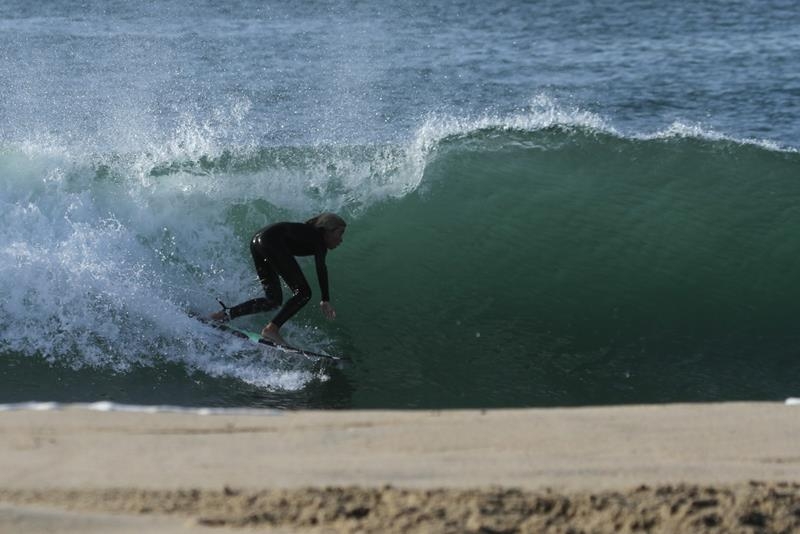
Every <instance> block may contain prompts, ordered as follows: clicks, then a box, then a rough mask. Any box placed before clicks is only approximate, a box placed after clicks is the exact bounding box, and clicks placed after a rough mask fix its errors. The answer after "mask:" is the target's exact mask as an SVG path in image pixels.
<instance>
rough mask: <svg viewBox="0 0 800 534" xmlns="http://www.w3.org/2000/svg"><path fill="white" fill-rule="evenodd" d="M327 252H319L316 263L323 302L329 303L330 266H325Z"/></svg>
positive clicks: (315, 256) (316, 255)
mask: <svg viewBox="0 0 800 534" xmlns="http://www.w3.org/2000/svg"><path fill="white" fill-rule="evenodd" d="M325 256H326V253H325V251H321V252H317V253H316V254H315V255H314V262H315V263H316V265H317V280H319V290H320V291H321V292H322V300H323V301H325V302H328V301H330V300H331V296H330V293H329V291H328V266H327V265H325Z"/></svg>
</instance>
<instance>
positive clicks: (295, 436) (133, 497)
mask: <svg viewBox="0 0 800 534" xmlns="http://www.w3.org/2000/svg"><path fill="white" fill-rule="evenodd" d="M798 423H800V407H795V406H786V405H784V404H782V403H726V404H704V405H692V404H682V405H660V406H628V407H608V408H606V407H600V408H571V409H525V410H491V411H477V410H475V411H472V410H468V411H442V412H432V411H397V412H395V411H349V412H344V411H343V412H277V411H263V412H247V413H236V414H231V413H227V414H221V415H199V414H196V413H179V412H160V413H128V412H103V411H97V410H90V409H87V408H86V407H78V406H73V407H64V408H63V409H58V410H50V411H32V410H14V411H6V412H0V472H1V473H2V481H3V483H2V486H1V487H0V503H2V506H0V532H133V531H148V532H159V533H168V532H194V531H198V532H206V531H213V532H227V531H229V530H230V531H241V530H242V528H245V529H248V530H252V529H257V530H259V531H266V532H626V531H627V532H636V531H644V532H697V531H702V532H751V531H752V532H790V531H792V530H793V529H798V528H800V445H798V444H800V424H798Z"/></svg>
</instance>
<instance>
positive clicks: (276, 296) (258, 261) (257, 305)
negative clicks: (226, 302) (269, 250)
mask: <svg viewBox="0 0 800 534" xmlns="http://www.w3.org/2000/svg"><path fill="white" fill-rule="evenodd" d="M250 253H251V254H252V255H253V263H255V265H256V273H257V274H258V280H259V281H260V282H261V287H263V288H264V294H265V295H266V298H257V299H252V300H248V301H247V302H243V303H241V304H238V305H236V306H234V307H232V308H231V309H230V312H229V313H230V316H231V319H234V318H236V317H241V316H243V315H250V314H253V313H260V312H265V311H269V310H272V309H275V308H277V307H278V306H280V305H281V303H282V302H283V294H282V292H281V281H280V279H279V278H278V273H276V272H275V269H273V268H272V266H271V265H270V259H269V258H268V257H267V255H266V254H265V251H264V250H263V247H262V246H261V242H260V241H259V240H257V239H253V241H251V242H250Z"/></svg>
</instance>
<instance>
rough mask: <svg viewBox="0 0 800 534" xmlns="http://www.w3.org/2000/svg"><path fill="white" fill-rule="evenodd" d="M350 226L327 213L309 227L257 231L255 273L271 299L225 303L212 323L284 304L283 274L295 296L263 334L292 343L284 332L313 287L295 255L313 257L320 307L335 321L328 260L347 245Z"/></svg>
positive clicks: (291, 224)
mask: <svg viewBox="0 0 800 534" xmlns="http://www.w3.org/2000/svg"><path fill="white" fill-rule="evenodd" d="M346 227H347V223H345V222H344V220H343V219H342V218H341V217H339V216H338V215H336V214H334V213H322V214H320V215H317V216H316V217H314V218H313V219H310V220H308V221H306V222H305V223H297V222H279V223H275V224H271V225H269V226H266V227H264V228H262V229H261V230H259V231H258V232H256V234H255V235H254V236H253V239H252V240H251V241H250V253H251V254H252V255H253V261H254V262H255V264H256V273H257V274H258V279H259V281H260V282H261V286H262V287H263V288H264V293H265V295H266V298H255V299H252V300H248V301H247V302H243V303H241V304H238V305H236V306H233V307H230V308H229V307H227V306H225V305H224V304H222V302H220V304H222V308H223V309H222V310H220V311H218V312H216V313H214V314H212V315H211V316H210V317H209V318H210V319H211V320H213V321H220V322H226V321H230V320H231V319H234V318H236V317H241V316H243V315H250V314H253V313H259V312H265V311H269V310H273V309H275V308H277V307H278V306H280V305H281V304H283V294H282V292H281V283H280V279H279V278H278V277H279V276H280V277H281V278H283V280H284V281H285V282H286V284H287V285H288V286H289V287H290V288H291V290H292V296H291V297H290V298H289V300H287V301H286V303H285V304H283V306H282V307H281V309H280V311H278V313H277V314H276V315H275V317H273V318H272V321H270V322H269V323H268V324H267V326H265V327H264V329H263V330H261V336H262V337H264V338H266V339H269V340H270V341H273V342H275V343H278V344H280V345H286V344H287V343H286V342H285V341H284V340H283V337H281V334H280V329H281V327H282V326H283V324H284V323H285V322H286V321H288V320H289V319H290V318H291V317H292V316H293V315H294V314H295V313H297V312H298V311H300V309H301V308H302V307H303V306H305V305H306V303H307V302H308V301H309V300H310V299H311V288H310V287H309V285H308V281H307V280H306V278H305V276H303V271H302V270H300V266H299V265H298V264H297V260H296V259H295V256H314V262H315V264H316V269H317V279H318V281H319V289H320V291H321V292H322V301H321V302H320V303H319V304H320V308H321V309H322V313H323V315H325V317H327V318H328V319H335V318H336V310H335V309H334V307H333V305H332V304H331V303H330V293H329V291H328V267H327V266H326V265H325V257H326V255H327V254H328V250H333V249H335V248H336V247H338V246H339V245H340V244H341V243H342V236H343V234H344V231H345V228H346Z"/></svg>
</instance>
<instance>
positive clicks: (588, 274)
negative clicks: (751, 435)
mask: <svg viewBox="0 0 800 534" xmlns="http://www.w3.org/2000/svg"><path fill="white" fill-rule="evenodd" d="M798 149H800V7H799V6H798V4H797V2H794V1H783V0H740V1H732V2H729V1H703V2H689V1H675V2H657V1H655V0H638V1H634V0H631V1H626V2H619V1H618V0H613V1H611V0H596V1H591V2H590V1H577V2H545V1H539V2H536V1H532V2H521V1H512V0H499V1H496V2H490V3H486V2H478V1H450V2H421V1H420V2H414V1H409V2H388V1H374V2H362V1H356V0H352V1H342V2H333V1H331V2H323V1H303V2H292V3H290V2H286V3H283V2H261V1H255V0H231V1H225V2H219V1H214V2H211V1H205V2H203V1H197V2H184V1H177V0H173V1H170V0H159V1H147V0H145V1H142V2H123V1H113V0H109V1H66V0H61V1H40V2H28V1H22V0H7V1H4V2H2V3H0V403H6V404H11V403H25V402H32V401H40V402H82V403H96V402H110V403H115V404H121V405H137V406H147V405H174V406H184V407H223V408H224V407H231V408H232V407H235V408H258V407H267V408H424V409H439V408H459V407H472V408H474V407H481V408H484V407H485V408H491V407H523V406H575V405H601V404H624V403H666V402H687V401H729V400H777V399H784V398H786V397H791V396H797V395H798V394H800V329H799V328H798V326H797V321H798V316H800V313H799V311H800V276H799V275H800V152H798ZM321 211H335V212H337V213H340V214H341V215H342V216H344V217H345V218H346V219H347V220H348V222H349V227H348V230H347V233H346V234H345V242H344V244H343V245H342V246H341V247H340V248H339V249H337V250H335V251H332V252H331V253H330V254H329V256H328V266H329V270H330V278H331V295H332V302H333V303H334V305H335V306H336V309H337V312H338V319H337V320H336V321H335V322H328V321H326V320H325V319H324V318H323V316H322V314H321V313H320V311H319V308H318V306H316V304H315V303H316V302H317V300H318V296H319V291H318V285H317V282H316V278H315V274H314V269H313V262H309V261H307V260H303V261H302V262H301V263H302V265H303V267H304V269H305V271H306V273H307V276H308V277H309V281H310V284H311V287H312V289H314V291H315V292H316V297H315V298H312V302H311V303H310V304H309V305H308V306H307V307H306V308H305V309H304V310H302V311H301V312H300V313H299V314H298V315H297V316H296V317H295V318H294V319H293V320H292V321H291V322H290V323H289V324H288V325H287V326H286V328H285V336H286V337H287V338H288V339H289V340H290V341H291V342H292V343H294V344H296V345H299V346H303V347H307V348H309V349H312V350H316V351H324V352H328V353H330V354H336V355H344V356H347V357H349V358H350V360H351V361H350V363H349V364H347V365H344V366H339V367H336V366H326V365H321V364H319V363H318V362H313V361H310V360H305V359H298V358H290V357H286V356H285V355H281V354H280V353H276V352H274V351H271V350H262V349H260V348H258V347H255V346H252V345H249V344H247V343H246V342H244V341H241V340H237V339H233V338H230V337H227V336H225V335H222V334H221V333H219V332H217V331H215V330H213V329H211V328H209V327H207V326H205V325H203V324H201V323H199V322H198V321H196V320H194V319H192V318H190V317H189V314H192V313H210V312H212V311H216V310H217V309H218V304H217V302H216V299H217V298H221V299H222V300H224V301H225V302H227V303H230V304H232V303H236V302H239V301H242V300H245V299H249V298H252V297H255V296H259V295H260V292H261V290H260V287H259V284H258V283H257V280H256V277H255V272H254V270H253V268H252V265H251V259H250V255H249V251H248V241H249V238H250V236H251V235H252V234H253V233H254V232H255V231H256V230H258V229H259V228H260V227H262V226H264V225H266V224H269V223H271V222H276V221H282V220H305V219H307V218H309V217H310V216H313V215H315V214H317V213H319V212H321ZM268 320H269V316H268V315H262V316H252V317H248V318H242V319H238V320H237V323H238V324H239V325H240V326H243V327H247V328H251V329H259V328H260V327H261V326H263V324H265V322H266V321H268Z"/></svg>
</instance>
